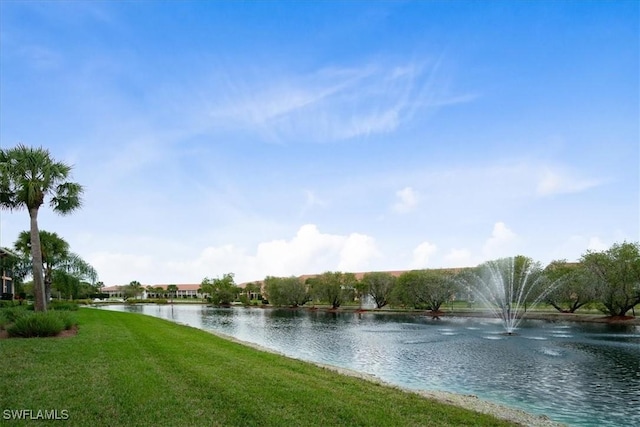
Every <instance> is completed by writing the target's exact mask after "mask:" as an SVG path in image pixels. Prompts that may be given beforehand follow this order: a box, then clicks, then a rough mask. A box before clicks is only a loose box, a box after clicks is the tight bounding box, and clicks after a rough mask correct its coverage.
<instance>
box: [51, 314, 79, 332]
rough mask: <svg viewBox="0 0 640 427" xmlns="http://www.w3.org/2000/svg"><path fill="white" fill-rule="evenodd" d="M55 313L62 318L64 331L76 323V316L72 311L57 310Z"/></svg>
mask: <svg viewBox="0 0 640 427" xmlns="http://www.w3.org/2000/svg"><path fill="white" fill-rule="evenodd" d="M55 314H57V315H58V317H59V318H60V320H62V323H63V324H64V329H65V331H67V330H69V329H71V328H73V327H74V326H75V325H77V324H78V321H77V320H76V316H75V314H74V313H71V312H69V311H59V312H57V313H55Z"/></svg>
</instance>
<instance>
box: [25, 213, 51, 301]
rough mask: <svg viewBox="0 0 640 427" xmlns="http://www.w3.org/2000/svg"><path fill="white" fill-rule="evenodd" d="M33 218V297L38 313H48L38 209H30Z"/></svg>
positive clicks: (30, 215)
mask: <svg viewBox="0 0 640 427" xmlns="http://www.w3.org/2000/svg"><path fill="white" fill-rule="evenodd" d="M29 217H30V218H31V229H30V231H31V258H32V260H33V262H32V264H33V295H34V297H35V300H36V302H35V309H36V311H47V300H46V294H45V289H44V273H43V271H42V247H41V246H40V231H39V230H38V209H37V208H32V209H29Z"/></svg>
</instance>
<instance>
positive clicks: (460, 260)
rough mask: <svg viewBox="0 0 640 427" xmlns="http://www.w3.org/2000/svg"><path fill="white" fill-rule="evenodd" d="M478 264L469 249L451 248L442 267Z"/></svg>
mask: <svg viewBox="0 0 640 427" xmlns="http://www.w3.org/2000/svg"><path fill="white" fill-rule="evenodd" d="M476 264H478V263H477V262H476V261H474V259H473V256H472V255H471V251H470V250H469V249H465V248H463V249H455V248H454V249H451V250H450V251H449V253H447V254H446V255H445V256H444V258H443V263H442V267H451V268H456V267H469V266H473V265H476Z"/></svg>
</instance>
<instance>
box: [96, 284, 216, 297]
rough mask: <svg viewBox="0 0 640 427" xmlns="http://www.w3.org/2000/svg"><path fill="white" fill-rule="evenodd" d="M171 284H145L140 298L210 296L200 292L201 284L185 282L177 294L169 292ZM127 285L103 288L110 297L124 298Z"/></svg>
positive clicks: (179, 287)
mask: <svg viewBox="0 0 640 427" xmlns="http://www.w3.org/2000/svg"><path fill="white" fill-rule="evenodd" d="M169 286H170V285H143V286H142V293H141V294H140V295H138V297H137V298H138V299H148V298H167V297H172V298H176V299H180V298H182V299H185V298H200V299H202V298H206V297H207V296H209V295H208V294H206V293H204V294H203V293H201V292H200V287H201V285H199V284H198V285H193V284H183V285H176V286H177V288H178V290H177V291H176V293H175V295H172V294H170V293H169V291H168V290H167V288H168V287H169ZM125 287H126V285H122V286H107V287H105V288H102V293H104V294H108V295H109V298H124V296H125V291H124V288H125ZM159 289H162V291H160V290H159Z"/></svg>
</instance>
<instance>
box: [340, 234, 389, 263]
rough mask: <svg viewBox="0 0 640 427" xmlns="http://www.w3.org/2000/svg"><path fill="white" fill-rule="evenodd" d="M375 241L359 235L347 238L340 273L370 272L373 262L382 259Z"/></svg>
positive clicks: (351, 235) (343, 248) (343, 247)
mask: <svg viewBox="0 0 640 427" xmlns="http://www.w3.org/2000/svg"><path fill="white" fill-rule="evenodd" d="M380 256H381V255H380V252H379V251H378V249H377V247H376V242H375V239H374V238H373V237H371V236H367V235H364V234H359V233H352V234H350V235H349V237H347V239H346V241H345V242H344V244H343V246H342V250H341V251H340V262H339V263H338V270H339V271H349V272H359V271H368V270H369V268H370V265H371V261H372V260H374V259H377V258H380Z"/></svg>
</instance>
